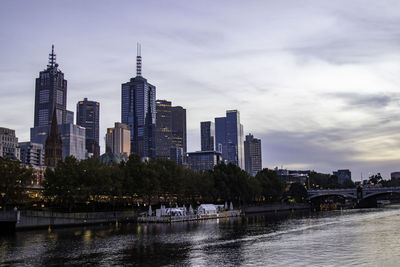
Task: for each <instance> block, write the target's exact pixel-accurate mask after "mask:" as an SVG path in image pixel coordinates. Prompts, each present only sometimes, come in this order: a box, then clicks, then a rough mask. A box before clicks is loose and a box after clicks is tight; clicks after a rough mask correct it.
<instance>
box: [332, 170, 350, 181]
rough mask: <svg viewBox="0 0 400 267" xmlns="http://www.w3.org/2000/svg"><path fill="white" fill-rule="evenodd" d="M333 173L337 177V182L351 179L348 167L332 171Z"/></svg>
mask: <svg viewBox="0 0 400 267" xmlns="http://www.w3.org/2000/svg"><path fill="white" fill-rule="evenodd" d="M333 175H335V176H336V177H337V178H338V183H339V184H343V183H344V181H346V180H351V171H350V170H348V169H346V170H337V171H334V172H333Z"/></svg>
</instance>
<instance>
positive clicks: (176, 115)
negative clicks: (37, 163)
mask: <svg viewBox="0 0 400 267" xmlns="http://www.w3.org/2000/svg"><path fill="white" fill-rule="evenodd" d="M171 117H172V147H180V148H182V150H183V153H184V154H185V155H186V151H187V141H186V109H184V108H183V107H181V106H175V107H171Z"/></svg>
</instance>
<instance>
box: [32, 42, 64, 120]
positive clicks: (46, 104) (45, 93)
mask: <svg viewBox="0 0 400 267" xmlns="http://www.w3.org/2000/svg"><path fill="white" fill-rule="evenodd" d="M54 109H55V110H56V114H57V123H58V124H62V123H66V121H67V80H65V79H64V73H62V72H61V70H59V69H58V64H57V63H56V54H54V45H53V46H52V49H51V54H49V64H48V65H47V69H45V70H43V71H41V72H40V73H39V78H37V79H36V87H35V115H34V116H35V117H34V127H40V126H50V124H51V120H52V114H53V110H54Z"/></svg>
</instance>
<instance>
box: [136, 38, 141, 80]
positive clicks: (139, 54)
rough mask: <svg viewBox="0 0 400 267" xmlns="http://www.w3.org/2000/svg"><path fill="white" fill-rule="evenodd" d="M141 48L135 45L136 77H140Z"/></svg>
mask: <svg viewBox="0 0 400 267" xmlns="http://www.w3.org/2000/svg"><path fill="white" fill-rule="evenodd" d="M141 50H142V46H141V45H140V44H139V43H137V56H136V76H142V51H141Z"/></svg>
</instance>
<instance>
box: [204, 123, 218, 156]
mask: <svg viewBox="0 0 400 267" xmlns="http://www.w3.org/2000/svg"><path fill="white" fill-rule="evenodd" d="M200 129H201V151H216V147H215V124H214V123H213V122H211V121H202V122H201V123H200Z"/></svg>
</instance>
